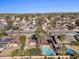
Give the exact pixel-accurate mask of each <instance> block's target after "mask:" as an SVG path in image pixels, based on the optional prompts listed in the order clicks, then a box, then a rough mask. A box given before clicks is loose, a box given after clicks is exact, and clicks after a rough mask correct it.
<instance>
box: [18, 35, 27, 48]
mask: <svg viewBox="0 0 79 59" xmlns="http://www.w3.org/2000/svg"><path fill="white" fill-rule="evenodd" d="M19 41H20V43H21V50H23V49H24V46H25V41H26V36H20V38H19Z"/></svg>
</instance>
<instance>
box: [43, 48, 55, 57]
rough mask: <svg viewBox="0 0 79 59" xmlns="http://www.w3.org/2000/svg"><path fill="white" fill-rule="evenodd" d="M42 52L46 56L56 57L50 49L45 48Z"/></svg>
mask: <svg viewBox="0 0 79 59" xmlns="http://www.w3.org/2000/svg"><path fill="white" fill-rule="evenodd" d="M42 50H43V54H44V55H46V56H52V55H56V54H55V52H54V51H53V50H51V49H50V48H47V47H44V48H43V49H42Z"/></svg>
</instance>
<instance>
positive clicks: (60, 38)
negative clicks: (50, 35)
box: [58, 34, 66, 55]
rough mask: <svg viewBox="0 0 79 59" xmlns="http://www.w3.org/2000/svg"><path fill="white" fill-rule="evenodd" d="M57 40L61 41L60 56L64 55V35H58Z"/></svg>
mask: <svg viewBox="0 0 79 59" xmlns="http://www.w3.org/2000/svg"><path fill="white" fill-rule="evenodd" d="M58 38H59V40H60V41H61V51H62V53H61V54H62V55H64V50H66V48H65V44H64V43H63V41H64V40H65V39H66V38H65V34H60V35H59V37H58Z"/></svg>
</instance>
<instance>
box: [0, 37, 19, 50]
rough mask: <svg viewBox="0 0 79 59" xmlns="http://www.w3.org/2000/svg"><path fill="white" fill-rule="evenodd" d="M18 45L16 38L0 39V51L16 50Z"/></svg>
mask: <svg viewBox="0 0 79 59" xmlns="http://www.w3.org/2000/svg"><path fill="white" fill-rule="evenodd" d="M18 44H19V43H18V41H17V40H16V39H15V38H0V51H2V50H4V49H6V48H16V47H18Z"/></svg>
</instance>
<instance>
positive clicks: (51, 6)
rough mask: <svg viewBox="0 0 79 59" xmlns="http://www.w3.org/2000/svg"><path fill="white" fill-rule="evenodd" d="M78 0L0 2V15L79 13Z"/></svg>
mask: <svg viewBox="0 0 79 59" xmlns="http://www.w3.org/2000/svg"><path fill="white" fill-rule="evenodd" d="M78 2H79V1H78V0H73V1H72V0H64V1H63V0H0V13H21V14H22V13H68V12H79V7H78V5H79V3H78Z"/></svg>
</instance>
